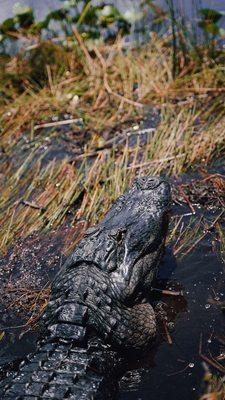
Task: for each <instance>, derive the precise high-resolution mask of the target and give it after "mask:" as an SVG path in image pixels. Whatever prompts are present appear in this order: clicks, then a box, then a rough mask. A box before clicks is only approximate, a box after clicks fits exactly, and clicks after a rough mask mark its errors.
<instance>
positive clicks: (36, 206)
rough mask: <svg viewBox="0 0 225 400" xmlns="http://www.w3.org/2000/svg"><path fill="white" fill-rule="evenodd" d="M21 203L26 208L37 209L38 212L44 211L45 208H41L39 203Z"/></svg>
mask: <svg viewBox="0 0 225 400" xmlns="http://www.w3.org/2000/svg"><path fill="white" fill-rule="evenodd" d="M20 203H21V204H23V205H24V206H28V207H31V208H35V209H36V210H44V207H41V206H39V205H38V204H37V203H34V202H33V201H27V200H21V202H20Z"/></svg>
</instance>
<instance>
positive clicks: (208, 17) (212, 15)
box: [199, 8, 225, 23]
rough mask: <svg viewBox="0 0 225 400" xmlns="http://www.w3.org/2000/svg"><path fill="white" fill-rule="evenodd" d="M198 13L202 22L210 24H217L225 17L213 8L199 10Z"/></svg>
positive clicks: (222, 12) (221, 12)
mask: <svg viewBox="0 0 225 400" xmlns="http://www.w3.org/2000/svg"><path fill="white" fill-rule="evenodd" d="M199 13H200V15H201V16H202V18H203V20H204V21H210V22H211V23H217V22H218V21H219V20H220V19H221V18H222V17H223V16H224V15H225V13H224V11H217V10H214V9H213V8H200V9H199Z"/></svg>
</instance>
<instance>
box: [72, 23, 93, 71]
mask: <svg viewBox="0 0 225 400" xmlns="http://www.w3.org/2000/svg"><path fill="white" fill-rule="evenodd" d="M73 33H74V35H75V37H76V39H77V41H78V44H79V45H80V48H81V50H82V51H83V53H84V55H85V57H86V59H87V63H88V68H89V71H90V72H91V73H93V72H94V70H95V65H94V62H93V60H92V58H91V56H90V54H89V52H88V49H87V47H86V46H85V44H84V41H83V39H82V37H81V35H80V34H79V32H78V30H77V28H75V27H73Z"/></svg>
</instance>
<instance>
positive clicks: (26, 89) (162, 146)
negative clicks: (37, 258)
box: [0, 31, 225, 251]
mask: <svg viewBox="0 0 225 400" xmlns="http://www.w3.org/2000/svg"><path fill="white" fill-rule="evenodd" d="M74 34H75V36H76V39H77V45H76V46H75V47H74V48H73V50H70V51H68V49H67V50H64V54H63V56H60V62H61V65H59V64H60V63H58V64H54V67H53V66H51V63H50V61H51V60H52V59H54V57H56V56H58V54H59V55H60V54H61V53H60V52H63V50H62V48H60V50H59V49H58V47H57V46H55V45H53V53H52V57H53V58H50V61H49V57H48V56H43V54H44V55H46V54H48V53H46V51H47V50H46V49H48V51H49V49H50V48H51V44H50V43H48V44H45V43H43V47H42V45H40V48H37V49H35V51H36V52H38V51H40V54H41V55H40V60H41V63H42V64H41V65H42V68H41V67H40V68H39V67H38V70H39V69H40V73H41V74H43V75H42V76H43V77H44V78H43V81H42V83H41V84H39V85H38V84H37V82H36V80H37V79H36V78H37V77H36V78H35V79H33V78H31V76H32V73H30V72H29V74H30V75H29V74H28V75H29V79H27V75H26V74H27V70H26V72H24V74H25V75H26V77H25V76H24V77H23V78H22V80H21V82H20V83H21V88H20V90H21V91H22V92H21V93H20V92H18V91H17V90H14V89H13V87H11V92H10V91H9V96H8V98H4V99H3V104H2V108H1V111H0V126H1V148H2V154H3V157H2V160H1V167H2V171H3V173H2V175H1V180H0V185H1V200H0V207H1V210H2V211H1V212H0V221H1V226H2V230H1V235H0V248H1V250H2V251H5V250H6V249H7V247H8V245H9V244H10V243H12V241H13V239H14V238H16V237H18V236H19V237H21V236H23V235H29V234H30V233H32V232H34V231H37V230H43V229H48V228H51V227H57V226H59V225H60V224H62V222H64V221H65V219H66V218H67V215H68V213H70V214H71V212H72V214H73V215H72V217H71V221H72V223H76V221H77V219H79V218H81V217H82V218H87V219H88V221H89V223H94V222H96V221H97V219H98V218H100V217H101V216H102V215H103V214H104V212H105V211H106V209H107V208H108V207H109V205H110V204H111V202H112V201H113V200H114V199H115V198H116V197H117V196H118V195H119V194H120V193H121V192H122V191H123V190H124V188H125V187H126V186H127V185H128V184H129V183H130V181H131V180H132V179H133V177H134V176H136V175H140V174H143V173H144V174H161V173H165V172H166V173H167V174H173V175H174V174H175V175H176V174H180V173H181V172H183V171H185V170H187V169H188V168H192V166H193V165H194V164H196V163H203V164H207V163H208V162H210V160H211V159H212V158H213V157H215V156H219V155H222V154H223V152H224V142H225V141H224V139H225V108H224V103H223V97H224V93H223V91H222V90H221V82H222V79H223V75H222V67H221V66H219V65H215V68H211V70H210V68H209V67H208V66H203V67H202V70H201V73H200V71H195V68H193V70H192V72H191V73H190V71H189V72H187V71H186V72H185V71H183V72H182V73H181V74H180V76H179V77H178V78H177V79H176V80H173V78H172V75H171V50H170V48H169V47H168V46H167V45H166V43H165V39H160V38H157V37H156V36H154V37H153V38H152V41H151V42H150V43H148V44H146V45H144V46H142V47H141V48H130V49H125V48H124V47H123V45H122V42H121V41H120V40H118V41H117V42H115V44H114V45H113V46H110V47H109V46H107V45H99V46H98V47H96V46H95V45H90V46H89V47H87V46H86V44H85V43H84V42H83V40H82V38H81V36H80V35H79V33H78V32H77V31H75V33H74ZM153 39H154V40H153ZM42 51H43V53H42ZM55 52H56V53H55ZM45 57H46V58H45ZM30 59H32V57H31V58H30ZM37 60H38V59H37ZM37 62H39V61H37ZM23 63H24V65H25V66H27V65H29V68H31V67H32V68H33V74H35V73H36V72H35V71H36V68H37V65H36V64H34V65H33V64H32V63H30V61H29V57H28V58H26V57H24V59H23ZM29 63H30V64H29ZM38 65H39V64H38ZM9 68H10V73H11V74H15V75H16V74H17V73H18V68H20V70H22V69H21V55H20V57H18V58H15V59H14V61H13V62H12V60H11V64H10V63H6V64H5V70H4V71H3V72H2V74H3V76H5V75H4V74H5V72H6V71H7V69H9ZM29 68H28V70H29ZM46 79H47V81H46ZM210 79H211V80H210ZM1 82H2V83H1V85H2V88H1V90H2V91H3V92H7V90H8V86H7V85H8V83H7V81H4V79H2V80H1ZM45 82H46V84H45ZM212 85H214V87H213V88H212ZM22 88H23V89H22ZM210 88H211V89H214V90H210ZM203 104H204V107H203ZM153 106H154V107H155V108H157V109H158V111H159V113H160V122H159V124H158V126H157V127H156V128H153V134H152V135H151V138H150V140H148V142H147V143H145V145H143V144H141V143H140V142H138V141H137V143H136V145H135V146H133V147H132V146H130V145H129V143H128V139H127V138H126V139H125V141H124V142H123V145H120V146H118V145H117V144H116V139H117V136H118V132H119V131H120V135H122V136H123V135H124V137H125V136H126V135H125V133H124V132H125V131H123V126H124V127H125V126H128V125H125V124H127V122H126V121H131V120H132V121H135V120H136V121H139V120H140V119H143V113H145V115H147V114H148V110H151V109H152V108H153ZM65 114H66V115H69V118H70V119H71V121H74V123H71V125H69V126H70V131H69V133H68V134H64V131H63V130H62V131H61V130H60V127H59V126H60V125H59V122H58V121H57V119H60V123H62V124H64V123H66V121H65V117H64V115H65ZM52 117H54V118H56V121H55V122H52ZM78 120H79V121H81V125H79V124H78V125H77V122H76V121H78ZM46 122H47V123H49V122H51V123H50V125H51V129H49V128H48V129H45V128H43V129H41V127H42V124H45V123H46ZM47 126H48V125H47ZM43 127H45V125H43ZM121 127H122V133H121ZM82 132H83V139H82V143H81V141H80V139H79V138H81V135H82ZM102 132H103V133H104V132H108V133H107V135H108V137H109V138H110V140H109V143H110V144H108V142H107V139H105V138H104V135H102ZM63 138H64V139H65V140H66V141H67V142H68V141H69V143H70V145H69V146H71V148H72V147H73V146H75V144H76V145H77V147H78V148H79V151H78V153H79V156H78V157H76V156H75V157H74V154H72V155H69V156H68V155H65V157H60V158H57V157H56V158H55V159H51V161H44V160H47V159H49V157H48V156H47V153H48V152H49V153H50V150H49V148H48V146H46V143H47V144H48V143H50V145H52V144H54V145H55V146H60V143H61V142H62V140H63ZM50 145H49V146H50ZM80 146H82V147H80ZM45 148H46V149H47V150H45ZM23 149H24V150H23ZM18 153H20V154H21V157H18ZM90 154H91V155H92V158H91V159H90ZM15 155H16V157H18V162H17V163H16V162H15V159H14V158H15ZM19 160H20V161H19ZM115 177H116V179H115ZM77 199H79V201H81V204H80V205H79V207H78V205H76V207H75V209H74V208H73V205H74V204H76V201H77ZM24 202H25V203H26V204H25V203H24ZM27 202H28V203H29V202H32V203H33V205H36V207H32V205H31V206H29V205H28V203H27ZM71 209H72V211H71Z"/></svg>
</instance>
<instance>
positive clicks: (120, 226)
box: [74, 176, 171, 299]
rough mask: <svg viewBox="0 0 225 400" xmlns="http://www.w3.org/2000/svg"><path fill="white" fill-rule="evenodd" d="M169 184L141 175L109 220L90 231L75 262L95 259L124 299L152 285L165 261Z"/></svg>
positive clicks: (117, 205) (119, 296)
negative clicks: (161, 263) (163, 253)
mask: <svg viewBox="0 0 225 400" xmlns="http://www.w3.org/2000/svg"><path fill="white" fill-rule="evenodd" d="M170 203H171V195H170V186H169V183H168V182H167V181H166V180H165V179H163V178H158V177H152V176H146V177H142V178H138V179H136V180H135V181H134V183H133V185H132V186H131V188H130V189H129V190H127V192H125V193H124V194H123V195H122V196H120V197H119V198H118V199H117V200H116V201H115V202H114V204H113V205H112V207H111V208H110V210H109V211H108V212H107V213H106V215H105V217H104V218H103V220H102V221H101V222H100V223H99V224H98V225H96V226H94V227H93V228H90V229H88V230H87V232H86V235H85V238H84V239H83V240H82V241H81V243H80V246H79V249H77V250H76V252H75V257H74V258H75V259H74V261H78V260H79V258H80V260H82V261H84V260H85V261H86V262H92V263H93V262H94V263H95V264H96V265H97V266H98V268H101V269H102V270H104V271H107V272H108V273H109V275H110V278H111V279H110V280H111V282H112V286H113V289H114V290H113V291H114V293H115V295H116V296H117V297H118V298H120V299H121V298H123V299H129V298H130V296H133V295H136V293H137V291H138V289H139V288H140V285H141V289H142V291H143V288H147V287H149V285H150V284H151V282H152V279H153V277H154V275H155V272H156V270H157V266H158V264H159V261H160V258H161V254H162V249H163V245H164V241H165V236H166V232H167V226H168V211H169V209H170Z"/></svg>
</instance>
